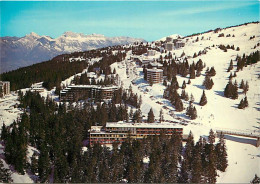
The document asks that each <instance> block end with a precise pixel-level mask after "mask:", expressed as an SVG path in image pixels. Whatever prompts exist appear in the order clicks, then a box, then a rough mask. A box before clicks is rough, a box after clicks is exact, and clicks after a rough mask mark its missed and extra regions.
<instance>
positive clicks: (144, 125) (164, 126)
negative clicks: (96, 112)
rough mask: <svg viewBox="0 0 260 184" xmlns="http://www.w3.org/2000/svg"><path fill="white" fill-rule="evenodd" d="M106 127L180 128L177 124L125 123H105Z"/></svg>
mask: <svg viewBox="0 0 260 184" xmlns="http://www.w3.org/2000/svg"><path fill="white" fill-rule="evenodd" d="M106 127H125V128H182V127H181V126H180V125H179V124H178V125H176V124H174V123H167V122H162V123H126V122H123V121H119V122H107V123H106Z"/></svg>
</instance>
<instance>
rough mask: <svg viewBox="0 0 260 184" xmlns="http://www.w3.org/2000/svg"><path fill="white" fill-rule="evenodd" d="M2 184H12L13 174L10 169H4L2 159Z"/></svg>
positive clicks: (0, 161) (0, 180)
mask: <svg viewBox="0 0 260 184" xmlns="http://www.w3.org/2000/svg"><path fill="white" fill-rule="evenodd" d="M0 182H1V183H12V182H13V180H12V177H11V172H10V170H9V169H5V168H4V164H3V161H2V159H0Z"/></svg>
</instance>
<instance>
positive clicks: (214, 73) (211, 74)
mask: <svg viewBox="0 0 260 184" xmlns="http://www.w3.org/2000/svg"><path fill="white" fill-rule="evenodd" d="M208 75H209V76H215V75H216V71H215V68H214V67H211V68H210V70H209V72H208Z"/></svg>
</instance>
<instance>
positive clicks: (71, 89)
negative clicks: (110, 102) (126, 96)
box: [60, 85, 118, 101]
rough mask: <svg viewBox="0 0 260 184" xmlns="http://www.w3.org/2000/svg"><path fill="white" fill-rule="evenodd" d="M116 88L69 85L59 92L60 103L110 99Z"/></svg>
mask: <svg viewBox="0 0 260 184" xmlns="http://www.w3.org/2000/svg"><path fill="white" fill-rule="evenodd" d="M117 90H118V86H99V85H71V86H68V87H66V88H65V89H63V90H62V91H61V92H60V100H61V101H78V100H81V99H88V98H93V99H111V98H112V97H113V94H114V92H115V91H117Z"/></svg>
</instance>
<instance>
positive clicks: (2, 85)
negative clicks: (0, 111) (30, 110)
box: [0, 81, 10, 97]
mask: <svg viewBox="0 0 260 184" xmlns="http://www.w3.org/2000/svg"><path fill="white" fill-rule="evenodd" d="M8 94H10V82H9V81H0V97H3V96H5V95H8Z"/></svg>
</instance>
